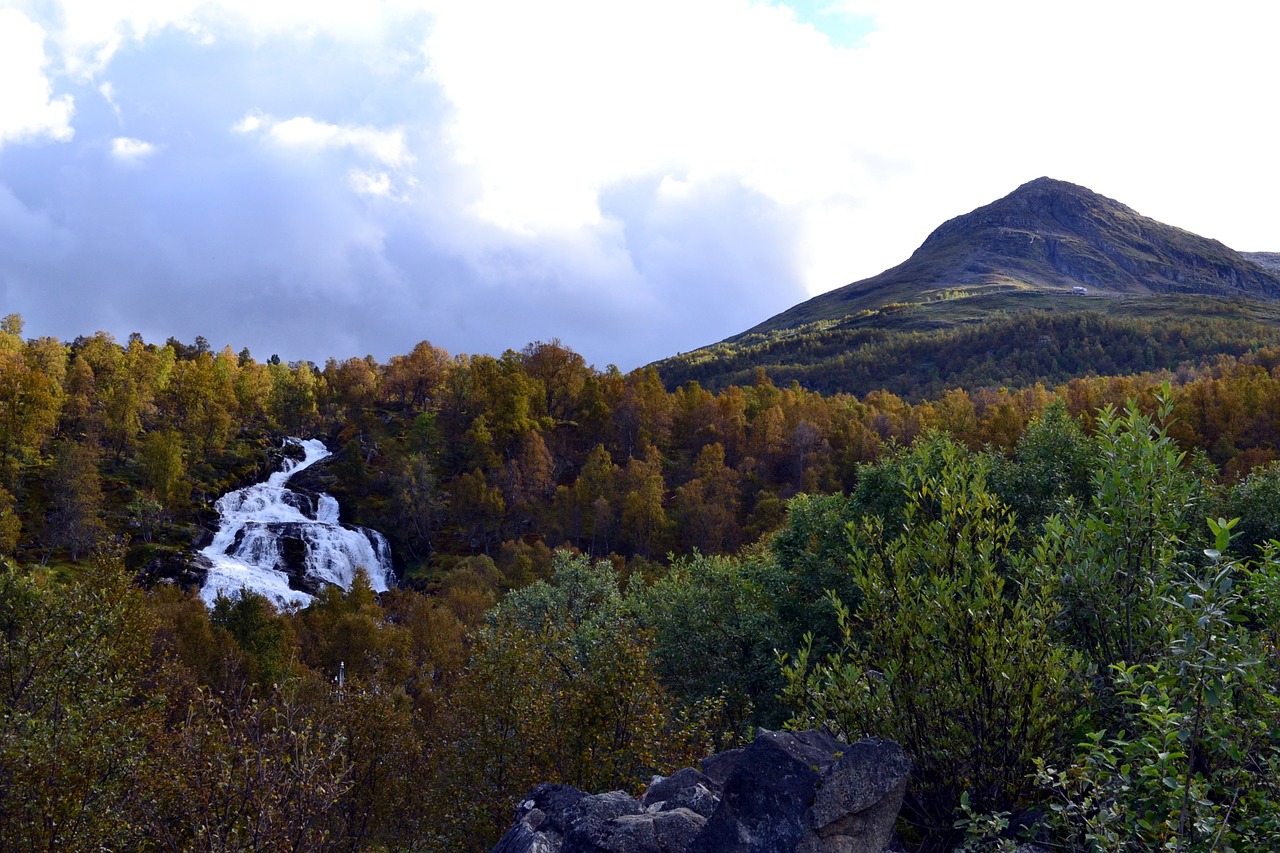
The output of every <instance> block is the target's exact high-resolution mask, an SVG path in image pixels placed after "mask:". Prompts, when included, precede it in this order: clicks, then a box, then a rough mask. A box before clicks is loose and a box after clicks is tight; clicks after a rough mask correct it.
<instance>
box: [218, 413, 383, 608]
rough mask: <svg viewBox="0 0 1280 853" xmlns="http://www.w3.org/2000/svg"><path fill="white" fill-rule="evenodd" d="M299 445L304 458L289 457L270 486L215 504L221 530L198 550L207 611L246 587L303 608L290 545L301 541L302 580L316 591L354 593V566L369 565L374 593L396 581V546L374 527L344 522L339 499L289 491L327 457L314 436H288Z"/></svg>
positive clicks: (231, 494) (237, 493)
mask: <svg viewBox="0 0 1280 853" xmlns="http://www.w3.org/2000/svg"><path fill="white" fill-rule="evenodd" d="M285 443H286V444H296V445H298V446H300V447H301V448H302V450H303V453H304V454H305V456H304V458H303V459H302V461H298V460H295V459H288V460H285V463H284V466H283V467H282V468H281V469H280V470H279V471H277V472H275V473H274V474H272V475H271V476H270V477H268V478H267V481H266V482H265V483H258V484H257V485H254V486H249V487H247V488H244V489H237V490H236V491H234V492H228V493H227V494H225V495H223V496H222V497H220V498H219V499H218V501H217V503H215V504H214V506H215V507H216V508H217V510H218V515H219V521H218V532H217V534H216V535H215V536H214V539H213V543H212V544H210V545H209V547H207V548H205V549H204V550H203V551H201V552H200V553H201V554H203V555H204V556H205V557H206V558H208V560H209V562H210V563H211V564H212V565H211V568H210V569H209V575H208V577H207V578H206V579H205V582H204V586H202V587H201V588H200V596H201V597H202V598H203V599H204V600H205V603H207V604H208V605H209V606H213V603H214V602H215V601H216V600H217V598H218V595H219V594H221V595H233V594H235V593H237V592H239V591H240V590H241V589H248V590H252V591H253V592H256V593H260V594H261V595H264V596H266V597H267V598H269V599H271V600H272V601H274V602H275V604H276V606H277V607H287V606H299V607H304V606H306V605H307V604H309V603H310V602H311V598H312V596H311V595H310V594H308V593H307V592H304V591H302V590H299V589H295V588H293V587H291V586H290V585H289V580H290V576H289V573H288V572H287V571H285V569H286V565H287V563H286V557H285V541H286V540H295V541H300V542H301V543H302V544H303V547H304V550H305V557H304V562H305V568H306V570H305V572H304V573H303V579H304V580H305V582H306V583H307V585H309V586H311V587H312V588H313V589H319V588H320V587H322V586H324V584H325V583H332V584H337V585H338V586H341V587H342V588H343V589H350V588H351V582H352V580H353V579H354V578H355V573H356V569H358V568H362V567H363V568H364V570H365V571H366V572H368V574H369V581H370V583H371V584H372V585H373V588H374V590H376V591H378V592H382V591H383V590H386V589H387V587H388V583H389V582H390V580H391V577H392V569H391V549H390V547H389V546H388V545H387V540H386V539H385V538H384V537H383V536H382V534H381V533H378V532H377V531H375V530H368V529H367V528H363V527H359V528H349V527H343V526H342V525H341V524H339V523H338V502H337V500H335V499H334V498H333V497H332V496H331V495H325V494H322V495H320V497H319V499H318V500H313V499H312V498H311V497H310V496H308V495H305V494H301V493H299V492H294V491H291V490H289V489H287V488H285V484H286V483H288V481H289V478H290V477H292V476H293V475H294V474H297V473H298V472H299V471H302V470H303V469H305V468H309V467H311V466H312V465H314V464H315V463H317V462H319V461H320V460H321V459H324V458H325V457H327V456H329V455H330V454H329V451H328V449H327V448H326V447H325V446H324V443H323V442H320V441H318V440H316V439H306V440H303V439H298V438H289V439H285Z"/></svg>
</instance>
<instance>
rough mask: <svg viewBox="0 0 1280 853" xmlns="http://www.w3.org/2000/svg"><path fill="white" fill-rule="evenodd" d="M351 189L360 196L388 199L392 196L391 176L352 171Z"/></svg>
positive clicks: (381, 173) (383, 173)
mask: <svg viewBox="0 0 1280 853" xmlns="http://www.w3.org/2000/svg"><path fill="white" fill-rule="evenodd" d="M349 177H350V179H351V188H352V189H353V190H355V191H356V192H358V193H360V195H373V196H382V197H384V198H385V197H387V196H390V195H391V176H390V175H388V174H387V173H386V172H365V171H362V170H360V169H352V170H351V173H350V175H349Z"/></svg>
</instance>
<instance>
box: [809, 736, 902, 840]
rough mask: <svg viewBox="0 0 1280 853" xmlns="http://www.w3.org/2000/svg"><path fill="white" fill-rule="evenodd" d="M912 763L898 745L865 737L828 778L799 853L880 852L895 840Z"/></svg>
mask: <svg viewBox="0 0 1280 853" xmlns="http://www.w3.org/2000/svg"><path fill="white" fill-rule="evenodd" d="M910 774H911V761H910V760H909V759H908V758H907V754H906V753H905V752H903V750H902V747H900V746H898V744H896V743H894V742H893V741H888V740H880V739H878V738H864V739H862V740H860V741H858V742H857V743H854V744H852V745H851V746H849V747H848V748H847V749H845V751H844V754H843V755H841V756H840V758H839V760H838V761H836V762H835V763H834V764H832V765H831V766H830V767H829V768H827V770H826V771H825V772H824V773H823V774H822V779H821V780H820V781H819V784H818V788H817V790H816V792H815V794H814V798H813V806H812V807H811V808H810V809H809V812H808V816H807V817H808V830H809V832H807V833H806V834H805V837H804V838H803V839H801V842H800V844H799V845H798V846H797V847H796V853H880V851H882V850H884V849H885V848H886V847H887V846H888V845H889V842H890V839H891V837H892V836H893V824H894V821H896V820H897V817H898V809H899V808H901V806H902V797H903V794H904V793H905V792H906V789H907V777H908V776H910Z"/></svg>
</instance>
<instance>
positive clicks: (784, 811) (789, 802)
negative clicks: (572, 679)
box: [491, 731, 911, 853]
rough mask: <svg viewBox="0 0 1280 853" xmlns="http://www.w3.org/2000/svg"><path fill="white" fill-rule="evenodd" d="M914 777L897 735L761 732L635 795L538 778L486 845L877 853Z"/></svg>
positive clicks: (512, 849)
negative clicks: (850, 737)
mask: <svg viewBox="0 0 1280 853" xmlns="http://www.w3.org/2000/svg"><path fill="white" fill-rule="evenodd" d="M910 773H911V762H910V761H909V760H908V758H907V756H906V754H905V753H904V752H903V751H902V748H901V747H900V746H898V744H896V743H893V742H892V741H887V740H878V739H872V738H867V739H864V740H860V741H858V742H857V743H854V744H853V745H851V746H849V745H845V744H843V743H841V742H840V741H838V740H836V739H835V738H833V737H831V736H829V735H827V734H824V733H822V732H818V731H807V732H770V731H761V733H760V734H759V735H758V736H757V737H756V739H755V741H754V742H752V743H751V745H750V746H748V747H746V748H745V749H735V750H731V751H729V752H722V753H719V754H717V755H713V756H711V757H710V758H706V759H704V760H703V761H702V769H701V771H699V770H695V769H693V768H686V769H684V770H681V771H680V772H679V773H676V774H674V775H672V776H668V777H666V778H662V777H658V778H656V779H654V781H653V784H651V785H650V786H649V789H648V790H647V791H646V792H645V794H644V796H643V797H641V798H640V799H639V800H637V799H635V798H634V797H632V796H631V795H630V794H627V793H625V792H623V791H613V792H612V793H608V794H585V793H583V792H582V791H579V790H578V789H577V788H572V787H570V786H568V785H552V784H542V785H539V786H538V787H536V788H534V789H533V791H531V792H530V793H529V795H528V796H527V797H525V799H524V800H523V801H522V802H521V803H520V805H519V807H518V808H517V809H516V821H515V824H514V825H513V826H512V827H511V829H510V830H509V831H508V832H507V834H506V835H504V836H503V837H502V840H501V841H499V842H498V844H497V846H496V847H494V848H493V850H492V851H491V853H730V851H732V853H882V852H883V851H886V850H888V849H891V844H892V842H893V840H894V834H893V824H894V821H895V820H896V819H897V816H898V809H899V808H900V807H901V805H902V796H903V793H904V791H905V790H906V787H907V777H908V776H909V775H910Z"/></svg>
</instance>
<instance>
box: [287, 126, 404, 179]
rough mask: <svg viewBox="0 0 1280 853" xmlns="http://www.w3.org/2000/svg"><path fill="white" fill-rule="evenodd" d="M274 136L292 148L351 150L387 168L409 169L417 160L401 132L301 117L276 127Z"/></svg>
mask: <svg viewBox="0 0 1280 853" xmlns="http://www.w3.org/2000/svg"><path fill="white" fill-rule="evenodd" d="M271 136H272V137H273V138H274V139H275V140H276V141H277V142H279V143H280V144H282V145H286V146H291V147H298V148H316V149H323V148H350V149H352V150H354V151H358V152H360V153H362V154H364V155H365V156H367V157H371V158H373V159H374V160H377V161H378V162H379V163H382V164H383V165H386V166H392V167H397V166H405V165H407V164H408V163H410V162H411V161H412V160H413V155H412V154H410V153H409V148H408V146H407V145H406V144H405V136H404V131H403V130H401V129H396V130H379V129H377V128H373V127H352V126H349V125H337V124H329V123H328V122H323V121H316V120H315V119H313V118H309V117H307V116H299V117H297V118H291V119H287V120H286V121H282V122H278V123H275V124H273V125H272V127H271Z"/></svg>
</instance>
